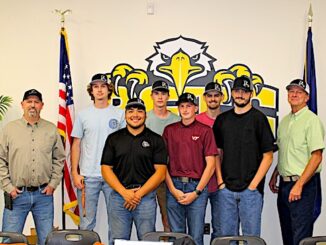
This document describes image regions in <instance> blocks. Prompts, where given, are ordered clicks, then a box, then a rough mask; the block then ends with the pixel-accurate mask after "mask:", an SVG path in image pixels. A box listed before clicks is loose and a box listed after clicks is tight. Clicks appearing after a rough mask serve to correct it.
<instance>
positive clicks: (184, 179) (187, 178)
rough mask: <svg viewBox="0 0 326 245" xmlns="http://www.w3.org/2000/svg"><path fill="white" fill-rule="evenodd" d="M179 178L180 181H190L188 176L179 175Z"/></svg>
mask: <svg viewBox="0 0 326 245" xmlns="http://www.w3.org/2000/svg"><path fill="white" fill-rule="evenodd" d="M180 180H181V182H182V183H189V182H190V178H189V177H180Z"/></svg>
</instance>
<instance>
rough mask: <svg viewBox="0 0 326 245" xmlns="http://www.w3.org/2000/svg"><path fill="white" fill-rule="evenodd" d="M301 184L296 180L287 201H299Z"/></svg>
mask: <svg viewBox="0 0 326 245" xmlns="http://www.w3.org/2000/svg"><path fill="white" fill-rule="evenodd" d="M302 188H303V187H302V185H300V183H299V182H298V181H297V182H296V183H295V184H294V186H293V187H292V189H291V191H290V194H289V202H294V201H299V200H300V199H301V193H302Z"/></svg>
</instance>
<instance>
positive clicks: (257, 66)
mask: <svg viewBox="0 0 326 245" xmlns="http://www.w3.org/2000/svg"><path fill="white" fill-rule="evenodd" d="M148 1H149V2H152V3H154V7H155V13H154V15H147V3H148ZM148 1H147V0H137V1H135V0H119V1H118V0H94V1H86V0H79V1H77V0H57V1H44V0H25V1H19V0H0V30H1V32H2V35H1V39H0V54H1V55H0V67H1V68H0V94H5V95H10V96H12V97H13V99H14V105H13V106H12V108H11V109H10V110H9V112H8V113H7V115H6V119H5V120H4V121H3V122H1V124H0V126H1V127H2V126H4V125H5V124H6V123H7V122H8V121H11V120H13V119H16V118H18V117H20V116H21V108H20V101H21V99H22V95H23V93H24V91H25V90H27V89H29V88H37V89H39V90H40V91H42V93H43V96H44V101H45V107H44V110H43V111H42V116H43V117H44V118H46V119H48V120H50V121H52V122H54V123H55V122H56V121H57V108H58V104H57V103H58V99H57V97H58V92H57V91H58V62H59V60H58V59H59V29H60V21H59V17H58V16H57V15H56V14H54V13H53V11H54V9H62V10H64V9H68V8H69V9H72V14H70V15H68V16H67V17H66V28H67V32H68V37H69V45H70V58H71V72H72V77H73V86H74V99H75V108H76V111H77V112H78V111H79V110H80V109H81V108H83V107H85V106H87V105H88V104H90V99H89V97H88V95H87V92H86V85H87V83H88V82H89V79H90V77H91V76H92V75H93V74H95V73H98V72H110V71H111V70H112V68H113V67H114V66H115V65H116V64H118V63H123V62H127V63H129V64H132V65H133V66H135V67H140V68H143V69H146V67H147V65H148V64H147V61H145V58H147V57H148V56H149V55H151V54H152V53H153V52H154V49H153V46H154V45H155V43H156V42H159V41H162V40H165V39H168V38H172V37H177V36H179V35H183V36H186V37H191V38H194V39H198V40H200V41H204V42H207V45H208V46H209V48H208V50H209V53H210V54H212V55H213V56H214V57H216V58H217V61H216V62H215V63H214V66H215V67H216V68H218V69H220V68H228V67H229V66H231V65H233V64H235V63H244V64H247V65H248V66H249V67H250V68H251V69H252V70H253V71H254V72H256V73H259V74H260V75H261V76H263V78H264V80H265V83H266V84H269V85H272V86H275V87H278V88H279V89H280V97H279V107H280V108H279V116H280V118H282V117H283V116H284V115H285V114H286V113H288V111H289V106H288V104H287V100H286V91H285V89H284V88H285V86H286V85H287V84H288V83H289V81H291V80H292V79H294V78H297V77H302V74H303V60H304V50H305V41H306V30H307V12H308V8H309V4H310V3H312V6H313V11H314V21H313V33H314V36H313V38H314V45H315V46H314V48H315V60H316V70H317V80H318V81H317V82H318V96H319V101H318V103H319V115H320V117H321V118H322V120H323V122H324V123H325V120H326V111H325V110H322V108H324V106H325V104H326V101H325V96H326V85H325V82H324V81H325V80H326V74H325V73H323V72H322V71H323V68H325V63H326V46H325V45H326V30H325V28H324V26H323V24H322V23H326V15H325V14H323V13H325V10H326V2H325V1H323V0H311V1H308V0H299V1H295V0H274V1H267V0H249V1H241V0H205V1H195V0H177V1H176V0H165V1H163V0H148ZM276 156H277V155H275V157H276ZM274 164H275V163H274ZM272 168H274V166H273V167H272ZM270 172H271V171H270ZM270 172H269V173H268V176H269V175H270ZM325 175H326V174H325V172H324V173H323V179H325ZM323 187H324V188H323V194H324V197H325V196H326V195H325V194H326V193H325V190H326V188H325V184H323ZM0 202H1V204H0V205H1V209H2V208H3V203H2V201H0ZM55 202H56V207H59V206H60V203H61V198H60V190H58V191H57V192H56V196H55ZM323 207H325V205H323ZM99 208H100V210H101V211H100V212H101V213H103V214H104V213H105V212H104V200H103V198H102V199H101V203H100V207H99ZM208 215H209V212H208ZM30 220H31V219H30V218H29V221H28V224H27V226H26V227H25V231H26V232H27V233H28V231H27V228H29V227H30V226H31V225H32V222H31V221H30ZM207 220H209V218H207ZM55 225H56V226H61V213H60V209H59V208H56V217H55ZM69 225H71V224H69ZM325 225H326V216H325V213H323V214H322V215H321V217H320V218H319V220H318V221H317V223H316V225H315V235H322V234H324V235H325V229H324V228H323V227H325ZM71 226H72V225H71ZM159 226H160V225H159ZM106 229H107V228H106V217H105V215H101V216H100V217H99V222H98V225H97V228H96V230H97V231H99V233H100V235H101V237H102V238H103V240H104V242H106ZM262 237H263V238H265V239H266V241H267V242H268V244H271V245H278V244H281V237H280V228H279V223H278V216H277V210H276V197H275V195H273V194H272V193H271V192H270V191H269V190H268V189H267V188H266V193H265V203H264V210H263V220H262ZM208 242H209V237H208V236H206V244H208Z"/></svg>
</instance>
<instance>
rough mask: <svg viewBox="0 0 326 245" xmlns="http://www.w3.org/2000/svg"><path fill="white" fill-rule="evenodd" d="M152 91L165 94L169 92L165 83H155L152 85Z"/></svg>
mask: <svg viewBox="0 0 326 245" xmlns="http://www.w3.org/2000/svg"><path fill="white" fill-rule="evenodd" d="M152 91H165V92H169V85H168V83H167V82H165V81H156V82H154V83H153V85H152Z"/></svg>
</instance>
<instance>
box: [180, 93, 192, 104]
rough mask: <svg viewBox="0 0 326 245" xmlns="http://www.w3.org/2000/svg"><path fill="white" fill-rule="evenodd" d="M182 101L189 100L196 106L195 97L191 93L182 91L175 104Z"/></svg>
mask: <svg viewBox="0 0 326 245" xmlns="http://www.w3.org/2000/svg"><path fill="white" fill-rule="evenodd" d="M184 102H190V103H192V104H194V105H196V106H197V103H196V97H195V95H193V94H192V93H183V94H182V95H180V97H179V99H178V101H177V106H178V105H180V104H181V103H184Z"/></svg>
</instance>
